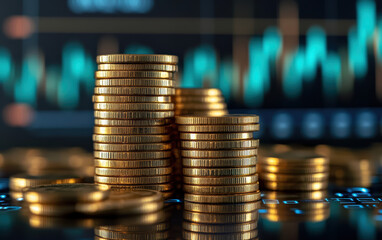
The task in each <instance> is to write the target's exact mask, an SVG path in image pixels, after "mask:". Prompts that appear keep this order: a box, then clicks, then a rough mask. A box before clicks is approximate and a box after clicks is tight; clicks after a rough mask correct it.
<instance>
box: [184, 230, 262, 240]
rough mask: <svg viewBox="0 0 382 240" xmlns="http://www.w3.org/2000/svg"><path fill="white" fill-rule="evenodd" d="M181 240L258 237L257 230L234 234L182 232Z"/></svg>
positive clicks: (220, 239) (227, 239) (228, 239)
mask: <svg viewBox="0 0 382 240" xmlns="http://www.w3.org/2000/svg"><path fill="white" fill-rule="evenodd" d="M182 235H183V239H187V240H188V239H198V240H239V239H240V240H242V239H255V240H257V239H256V237H257V235H258V231H257V230H252V231H248V232H235V233H198V232H188V231H183V232H182Z"/></svg>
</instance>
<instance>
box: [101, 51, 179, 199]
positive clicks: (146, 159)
mask: <svg viewBox="0 0 382 240" xmlns="http://www.w3.org/2000/svg"><path fill="white" fill-rule="evenodd" d="M97 62H98V64H99V67H98V69H99V71H97V72H96V84H95V85H96V87H95V90H94V92H95V95H94V96H93V102H94V110H95V112H94V114H95V128H94V135H93V141H94V156H95V166H96V169H95V173H96V176H95V182H97V183H100V184H107V185H110V186H112V187H114V188H115V189H118V190H124V189H133V188H144V189H153V190H159V191H163V192H167V194H165V195H171V190H172V189H173V184H172V180H173V178H172V172H173V171H172V160H171V132H172V127H171V124H172V123H173V121H174V104H173V103H172V102H171V96H173V95H175V88H174V86H175V80H174V78H175V72H176V71H177V65H176V64H177V62H178V58H177V57H176V56H171V55H131V54H119V55H102V56H98V57H97Z"/></svg>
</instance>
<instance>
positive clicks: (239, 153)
mask: <svg viewBox="0 0 382 240" xmlns="http://www.w3.org/2000/svg"><path fill="white" fill-rule="evenodd" d="M180 152H181V154H182V157H186V158H232V157H238V158H239V157H252V156H256V155H257V148H254V149H245V150H220V151H219V150H217V151H207V150H181V151H180Z"/></svg>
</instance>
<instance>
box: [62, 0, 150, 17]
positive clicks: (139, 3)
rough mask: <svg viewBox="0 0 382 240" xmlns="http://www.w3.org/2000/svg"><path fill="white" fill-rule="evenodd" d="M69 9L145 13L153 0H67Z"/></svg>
mask: <svg viewBox="0 0 382 240" xmlns="http://www.w3.org/2000/svg"><path fill="white" fill-rule="evenodd" d="M68 6H69V9H70V10H71V11H72V12H74V13H77V14H81V13H94V12H101V13H107V14H112V13H118V12H123V13H140V14H143V13H147V12H149V11H150V10H151V9H152V8H153V6H154V0H69V1H68Z"/></svg>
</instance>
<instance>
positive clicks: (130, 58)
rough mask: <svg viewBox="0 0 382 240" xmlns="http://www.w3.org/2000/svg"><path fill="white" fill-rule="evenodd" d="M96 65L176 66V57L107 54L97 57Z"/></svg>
mask: <svg viewBox="0 0 382 240" xmlns="http://www.w3.org/2000/svg"><path fill="white" fill-rule="evenodd" d="M97 63H163V64H177V63H178V57H177V56H174V55H161V54H109V55H98V56H97Z"/></svg>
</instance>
